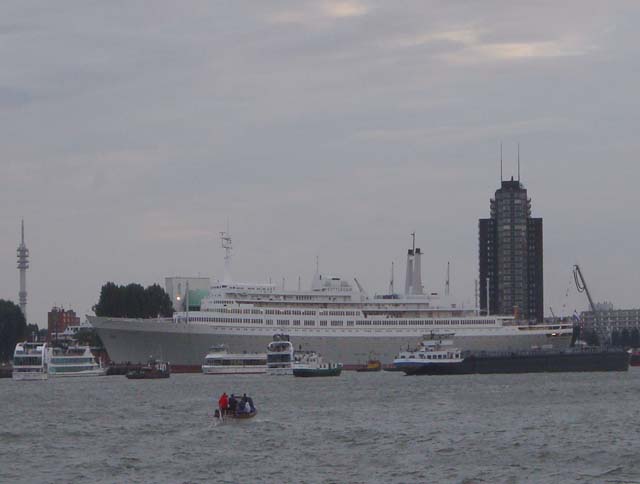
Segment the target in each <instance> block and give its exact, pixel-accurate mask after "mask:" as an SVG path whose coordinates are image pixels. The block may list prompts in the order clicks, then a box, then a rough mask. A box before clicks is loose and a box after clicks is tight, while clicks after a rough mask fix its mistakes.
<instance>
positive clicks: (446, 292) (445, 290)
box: [444, 262, 450, 296]
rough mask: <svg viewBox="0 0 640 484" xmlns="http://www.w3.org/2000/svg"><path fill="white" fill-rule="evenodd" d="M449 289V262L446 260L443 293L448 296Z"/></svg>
mask: <svg viewBox="0 0 640 484" xmlns="http://www.w3.org/2000/svg"><path fill="white" fill-rule="evenodd" d="M449 290H450V279H449V262H447V282H446V283H445V285H444V295H445V296H448V295H449Z"/></svg>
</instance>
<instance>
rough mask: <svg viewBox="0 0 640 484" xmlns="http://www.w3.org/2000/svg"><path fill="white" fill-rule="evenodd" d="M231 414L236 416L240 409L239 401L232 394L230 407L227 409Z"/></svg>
mask: <svg viewBox="0 0 640 484" xmlns="http://www.w3.org/2000/svg"><path fill="white" fill-rule="evenodd" d="M227 408H228V410H229V412H230V413H233V414H235V413H236V410H237V409H238V400H236V397H235V395H234V394H233V393H232V394H231V397H230V398H229V406H228V407H227Z"/></svg>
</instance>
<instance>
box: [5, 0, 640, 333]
mask: <svg viewBox="0 0 640 484" xmlns="http://www.w3.org/2000/svg"><path fill="white" fill-rule="evenodd" d="M559 3H560V4H561V5H560V6H559V5H558V4H559ZM639 21H640V3H638V2H636V1H628V2H623V1H620V2H603V1H590V0H589V1H588V0H579V1H574V2H571V1H567V2H556V1H547V2H545V1H539V2H507V1H504V2H497V1H496V2H492V1H484V2H475V1H468V2H463V1H458V2H452V1H449V0H447V1H441V2H438V1H433V2H426V1H415V2H413V1H407V2H391V1H386V2H383V1H364V0H361V1H329V0H327V1H322V0H315V1H310V2H303V1H300V0H295V1H291V2H286V1H277V2H264V1H256V2H241V1H218V2H214V1H202V2H197V1H181V2H175V1H159V0H156V1H153V2H142V1H131V0H127V1H109V2H105V1H94V2H90V1H86V0H82V1H56V2H51V1H49V0H46V1H40V2H36V1H26V0H16V1H3V2H2V3H1V4H0V60H1V65H2V68H1V69H0V141H1V144H0V150H1V151H0V168H1V170H0V298H4V299H11V300H14V301H15V302H17V300H18V271H17V269H16V248H17V246H18V243H19V230H20V218H21V217H24V218H25V223H26V238H27V246H28V247H29V249H30V251H31V268H30V269H29V271H28V276H27V277H28V292H29V301H28V314H29V321H30V322H36V323H38V324H39V325H40V326H43V325H45V324H46V312H47V310H48V309H50V308H51V306H53V305H64V306H65V307H71V308H73V309H75V310H76V311H77V312H78V313H80V314H86V313H87V312H88V311H89V310H90V308H91V306H92V305H93V304H95V302H97V299H98V295H99V290H100V287H101V285H102V284H103V283H104V282H106V281H115V282H117V283H128V282H132V281H134V282H140V283H142V284H144V285H147V284H150V283H153V282H159V283H161V284H163V285H164V277H165V276H171V275H198V274H200V275H207V276H211V277H213V278H217V277H221V276H222V268H223V251H222V249H221V248H220V243H219V240H218V233H219V231H221V230H224V228H225V225H226V220H227V218H228V219H229V220H230V222H231V232H232V236H233V239H234V246H235V251H234V252H235V258H234V277H235V279H236V280H242V281H254V282H263V281H265V280H268V278H269V277H271V278H272V280H273V281H274V282H275V281H279V283H280V281H281V280H282V278H283V277H285V278H286V285H287V287H289V288H294V287H296V286H297V279H298V276H301V277H302V281H303V284H304V285H305V286H306V285H308V284H309V282H310V279H311V276H312V274H313V272H314V267H315V257H316V255H318V256H319V258H320V267H321V271H322V272H329V273H333V274H336V275H341V276H344V277H348V278H352V277H353V276H356V277H357V278H358V279H359V280H360V282H361V283H362V284H363V285H364V286H365V288H366V289H367V290H368V291H369V292H370V293H375V292H382V291H384V290H385V289H386V288H387V287H388V283H389V274H390V265H391V261H395V262H396V268H397V270H396V280H397V281H402V280H403V278H404V259H405V254H406V249H407V247H409V245H410V236H409V234H410V233H411V232H413V231H416V233H417V241H418V244H417V245H418V246H420V247H421V248H422V250H423V251H424V252H425V256H424V259H423V280H424V281H425V285H426V287H427V288H428V289H429V291H441V290H442V287H443V285H444V279H445V273H446V264H447V261H451V264H452V270H451V273H452V293H453V294H455V295H456V296H457V298H458V299H459V300H460V301H465V302H467V303H468V304H470V303H472V302H473V293H474V279H476V278H477V277H478V240H477V239H478V218H481V217H487V216H488V213H489V199H490V197H491V196H493V193H494V191H495V190H496V189H497V188H498V186H499V182H500V171H499V146H500V142H501V141H502V142H503V143H504V171H505V176H510V175H511V174H515V173H516V149H517V143H518V142H519V143H520V144H521V160H522V181H523V183H524V185H525V186H526V188H527V189H528V190H529V196H530V197H531V198H532V203H533V215H534V216H537V217H543V218H544V253H545V259H544V275H545V308H546V309H547V312H549V311H548V308H549V307H550V306H552V307H553V310H554V312H555V313H556V314H562V313H566V314H571V313H572V312H573V310H574V309H578V310H581V309H585V307H586V299H585V298H584V297H583V296H582V295H578V294H576V291H575V290H574V289H571V290H570V291H569V295H568V296H567V289H568V288H569V287H570V283H571V267H572V265H573V264H575V263H576V262H578V263H580V264H581V266H582V268H583V272H584V274H585V277H586V278H587V283H588V284H589V285H590V286H591V290H592V292H593V296H594V298H595V299H596V300H611V301H613V302H614V304H616V306H618V307H638V306H640V294H639V292H640V276H639V267H640V250H639V249H638V242H639V240H640V223H639V222H640V214H639V211H638V207H639V206H640V203H639V202H640V189H639V186H638V183H639V175H640V166H639V163H638V161H639V160H638V152H639V147H640V136H639V129H638V128H639V121H640V114H639V113H640V101H639V99H640V97H639V95H638V90H639V86H640V55H639V52H638V51H639V46H640V34H639V33H638V24H639Z"/></svg>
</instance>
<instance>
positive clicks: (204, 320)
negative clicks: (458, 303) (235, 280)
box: [189, 316, 494, 327]
mask: <svg viewBox="0 0 640 484" xmlns="http://www.w3.org/2000/svg"><path fill="white" fill-rule="evenodd" d="M189 321H193V322H199V323H245V324H266V325H273V324H274V323H275V324H276V325H277V326H303V325H304V326H334V327H335V326H431V325H438V326H440V325H445V326H446V325H460V324H465V325H468V324H474V325H475V324H485V325H486V324H493V322H494V321H493V320H484V319H473V320H469V321H458V320H455V319H446V320H441V321H438V320H435V321H434V320H425V319H419V320H415V321H397V320H389V319H382V320H360V321H326V320H322V321H319V322H318V323H319V324H316V321H313V320H304V321H302V320H299V319H294V320H291V321H289V320H288V319H277V320H275V321H274V320H272V319H248V318H209V317H202V316H196V317H193V318H189Z"/></svg>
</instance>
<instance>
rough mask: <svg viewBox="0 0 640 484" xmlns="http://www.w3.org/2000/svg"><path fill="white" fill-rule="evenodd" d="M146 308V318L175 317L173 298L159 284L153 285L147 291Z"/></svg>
mask: <svg viewBox="0 0 640 484" xmlns="http://www.w3.org/2000/svg"><path fill="white" fill-rule="evenodd" d="M145 295H146V307H145V314H144V317H145V318H157V317H165V318H166V317H169V316H172V315H173V304H171V298H170V297H169V295H168V294H167V293H166V292H165V290H164V289H162V288H161V287H160V286H159V285H158V284H152V285H151V286H149V287H147V288H146V289H145Z"/></svg>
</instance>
